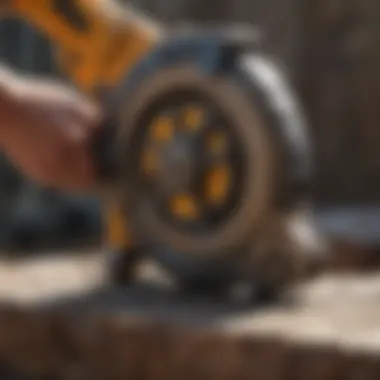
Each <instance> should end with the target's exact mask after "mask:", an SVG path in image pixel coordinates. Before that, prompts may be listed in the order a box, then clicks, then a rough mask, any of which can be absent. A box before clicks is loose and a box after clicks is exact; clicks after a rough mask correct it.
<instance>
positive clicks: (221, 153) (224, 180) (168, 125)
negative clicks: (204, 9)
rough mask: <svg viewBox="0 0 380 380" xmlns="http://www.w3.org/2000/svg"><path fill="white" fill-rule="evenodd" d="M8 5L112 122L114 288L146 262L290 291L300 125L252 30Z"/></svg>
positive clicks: (107, 133)
mask: <svg viewBox="0 0 380 380" xmlns="http://www.w3.org/2000/svg"><path fill="white" fill-rule="evenodd" d="M3 3H4V4H5V5H6V6H7V7H8V9H9V10H11V11H13V12H14V14H15V15H17V16H19V17H22V18H23V19H25V20H26V21H28V22H30V23H31V24H32V25H34V26H36V27H38V28H39V29H40V30H42V31H43V32H45V34H46V35H47V36H48V37H50V38H51V40H52V41H53V43H55V44H56V45H57V53H58V54H57V55H58V58H59V62H60V63H61V67H62V68H63V70H64V71H65V72H66V73H67V74H68V76H69V77H70V78H71V79H72V81H73V82H74V83H75V84H76V85H77V86H78V88H80V89H81V90H83V91H84V92H85V93H87V94H88V95H90V96H92V97H94V98H95V99H96V100H97V101H99V102H100V103H101V104H102V105H103V106H104V107H105V108H106V110H107V113H108V115H109V118H108V120H107V122H106V123H105V125H104V127H103V128H102V130H101V133H100V136H97V139H96V142H95V143H94V158H95V159H96V160H97V162H98V164H99V165H98V166H99V181H100V183H101V184H102V186H101V187H102V188H104V189H106V191H105V194H106V196H105V199H104V201H105V204H106V212H105V219H106V224H107V225H108V228H107V232H106V240H107V243H108V245H109V248H110V249H111V250H112V251H114V252H117V260H116V261H115V262H114V264H113V270H112V275H113V279H114V280H115V281H116V282H118V283H120V282H123V283H125V282H127V281H129V279H130V277H131V273H132V271H133V268H134V266H135V264H136V262H137V261H139V259H140V258H141V257H142V256H143V255H146V254H148V255H150V256H151V257H153V258H154V259H155V260H157V261H159V262H160V263H161V264H163V265H164V266H165V267H166V268H167V269H169V271H170V272H171V273H172V274H173V275H175V277H176V278H177V279H178V280H179V281H180V282H181V283H183V284H192V286H193V285H195V286H199V285H201V287H202V288H205V287H206V286H207V287H209V286H214V285H215V284H217V286H220V285H223V286H225V285H226V284H230V283H231V282H234V281H236V280H239V279H245V280H248V281H254V282H255V283H256V284H258V286H259V287H260V286H261V287H262V288H263V289H268V288H270V289H276V291H277V290H278V289H279V288H281V287H282V285H283V284H284V283H286V284H287V283H288V280H289V278H291V279H293V278H294V276H295V273H298V271H299V269H300V268H303V267H304V261H303V259H301V256H302V255H299V251H297V248H295V246H294V245H293V244H292V243H289V239H288V230H287V227H284V226H285V224H286V223H284V218H285V219H286V218H287V217H288V215H290V214H292V213H293V211H295V210H297V209H298V208H299V206H300V204H301V203H302V202H304V201H305V199H307V196H308V186H309V184H310V179H311V174H312V165H311V164H312V160H311V158H312V155H311V146H310V143H309V140H308V126H307V123H306V121H305V118H304V115H303V113H302V110H301V108H300V105H299V103H298V101H297V99H296V96H295V95H294V93H293V91H292V89H291V86H290V85H289V84H288V83H287V80H286V78H285V74H284V71H283V70H282V68H281V67H280V65H279V64H277V63H276V62H275V61H274V60H273V58H271V57H270V56H267V55H266V54H264V52H263V51H262V49H261V47H260V43H259V42H258V37H257V33H256V31H255V30H252V29H251V28H242V27H239V26H238V27H236V26H235V27H230V26H227V25H225V26H221V27H207V28H204V27H193V28H181V29H178V30H173V29H171V30H167V29H166V28H164V26H162V25H159V24H157V23H155V22H153V21H152V20H150V19H147V18H145V17H143V16H142V15H140V14H138V13H137V12H136V11H132V10H131V9H130V8H127V7H124V6H120V5H119V4H118V3H116V2H113V1H109V0H107V1H101V0H38V1H34V2H31V1H30V0H7V1H5V2H3ZM279 236H281V237H280V238H279ZM295 252H296V253H295ZM281 260H282V261H281ZM278 268H281V271H280V272H281V275H280V276H279V275H278V273H279V271H278ZM276 270H277V272H276ZM269 273H271V274H269ZM275 273H277V274H275ZM284 274H285V275H284ZM276 276H277V277H276Z"/></svg>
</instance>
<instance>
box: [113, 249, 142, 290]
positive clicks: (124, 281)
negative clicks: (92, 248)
mask: <svg viewBox="0 0 380 380" xmlns="http://www.w3.org/2000/svg"><path fill="white" fill-rule="evenodd" d="M141 257H142V251H141V249H140V248H132V249H128V250H122V251H117V252H114V253H112V254H111V258H110V262H109V269H108V270H109V272H108V281H109V283H110V284H111V285H112V286H117V287H119V286H127V285H130V284H131V283H132V281H133V279H134V274H135V268H136V266H137V264H138V263H139V262H140V259H141Z"/></svg>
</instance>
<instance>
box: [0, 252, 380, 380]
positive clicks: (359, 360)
mask: <svg viewBox="0 0 380 380" xmlns="http://www.w3.org/2000/svg"><path fill="white" fill-rule="evenodd" d="M100 264H101V260H100V259H99V257H98V256H93V255H87V256H86V257H83V256H82V255H81V256H80V257H79V256H78V257H75V256H73V255H71V256H70V257H66V258H63V257H61V258H59V257H58V256H57V257H56V258H51V257H50V258H48V259H44V258H40V259H36V261H33V262H29V263H18V264H17V263H13V264H11V263H9V262H8V263H7V262H2V263H0V268H2V269H1V276H0V277H1V278H2V279H5V281H3V280H2V281H1V282H0V298H1V299H3V300H7V301H8V302H10V301H11V303H12V305H13V306H7V305H6V304H4V305H3V306H2V307H1V308H0V337H1V339H0V363H2V364H4V365H5V366H7V367H8V368H9V367H10V368H17V370H18V371H19V372H25V373H29V374H33V375H38V377H37V378H44V379H45V378H49V379H50V378H51V379H78V380H79V379H101V380H103V379H104V380H118V379H125V378H130V379H137V378H139V379H147V380H148V379H152V380H158V379H165V380H167V379H173V380H174V379H178V378H182V379H194V378H197V379H218V380H219V379H223V380H224V379H225V380H227V379H247V380H248V379H251V378H260V379H263V380H275V379H278V380H280V379H281V380H282V379H284V380H287V379H289V380H290V379H291V380H295V379H300V380H303V379H315V380H318V379H321V380H330V379H331V380H333V379H339V380H341V379H358V380H361V379H363V380H364V379H366V380H369V379H376V378H377V376H378V375H377V374H378V372H377V371H378V370H379V361H378V355H379V354H380V338H379V337H380V324H379V320H380V305H379V301H378V300H379V294H380V277H379V275H378V274H376V273H375V274H373V275H372V276H369V275H368V274H367V275H365V276H359V275H357V274H346V275H340V276H337V275H334V276H325V277H324V278H319V279H316V280H314V281H313V282H310V283H309V284H306V285H305V286H303V287H301V288H299V289H296V290H295V295H296V296H297V297H296V298H295V300H296V302H294V303H292V304H289V305H285V304H284V305H278V306H275V307H271V308H258V307H256V308H245V307H243V306H242V305H238V304H233V303H229V304H228V303H226V302H224V301H222V300H221V299H216V298H210V297H208V298H207V297H205V298H203V299H197V300H195V299H192V298H190V297H186V298H184V297H182V296H181V297H179V295H178V294H176V293H175V292H173V291H171V289H170V288H166V287H164V286H162V287H160V286H158V287H151V286H150V285H149V284H150V281H153V280H155V279H156V278H157V274H159V272H157V271H154V270H153V269H152V268H150V267H149V266H148V265H146V266H144V267H143V268H142V274H143V279H144V281H143V282H142V283H140V285H136V286H134V287H132V288H130V289H124V290H115V289H114V290H111V289H107V287H105V285H104V283H102V281H103V279H104V266H102V265H100ZM52 274H54V275H52ZM6 276H8V277H6ZM37 278H38V281H36V279H37ZM99 285H101V286H102V288H99ZM47 289H49V291H47ZM4 368H5V367H4ZM42 376H44V377H42ZM47 376H49V377H47ZM2 378H5V377H2Z"/></svg>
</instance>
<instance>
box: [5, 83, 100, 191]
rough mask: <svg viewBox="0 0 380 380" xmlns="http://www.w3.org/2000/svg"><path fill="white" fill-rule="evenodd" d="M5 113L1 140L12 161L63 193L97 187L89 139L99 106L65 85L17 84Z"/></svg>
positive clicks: (98, 118) (32, 177) (38, 180)
mask: <svg viewBox="0 0 380 380" xmlns="http://www.w3.org/2000/svg"><path fill="white" fill-rule="evenodd" d="M13 94H14V95H15V96H13V97H11V99H10V100H9V104H8V107H7V111H6V118H5V120H4V123H3V121H2V120H0V123H1V124H5V125H4V127H2V129H3V131H2V132H3V133H2V134H3V136H2V137H1V142H2V146H3V150H4V153H5V154H6V156H7V157H8V158H9V159H10V160H11V162H12V163H13V164H14V165H15V166H16V167H18V168H19V169H20V170H21V171H22V172H24V173H25V174H26V175H27V176H29V177H30V178H31V179H33V180H35V181H37V182H39V183H40V184H42V185H45V186H49V187H54V188H58V189H61V190H66V191H86V190H90V189H92V188H93V187H95V186H96V176H95V167H94V162H93V156H92V152H91V141H92V137H93V135H94V132H95V131H96V129H97V128H98V125H99V122H100V113H99V110H98V109H97V108H96V107H95V106H94V105H93V104H91V103H90V102H89V101H88V100H87V99H85V98H84V97H83V96H81V95H80V94H78V93H77V92H75V91H73V90H71V89H69V88H68V87H66V86H64V85H61V84H57V83H53V82H47V81H39V80H26V81H20V83H18V85H17V88H16V91H13Z"/></svg>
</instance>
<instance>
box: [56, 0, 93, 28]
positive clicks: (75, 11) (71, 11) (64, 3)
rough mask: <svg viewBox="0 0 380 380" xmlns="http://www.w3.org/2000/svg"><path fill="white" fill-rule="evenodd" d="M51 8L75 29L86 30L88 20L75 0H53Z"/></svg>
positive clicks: (88, 24) (88, 23) (88, 26)
mask: <svg viewBox="0 0 380 380" xmlns="http://www.w3.org/2000/svg"><path fill="white" fill-rule="evenodd" d="M53 10H54V11H55V12H57V13H58V14H60V15H61V16H62V17H63V18H64V19H65V21H66V22H67V23H68V24H69V25H70V26H71V27H72V28H73V29H75V30H76V31H78V32H86V31H87V30H88V29H89V28H90V22H89V20H88V18H87V17H86V15H85V14H84V12H83V11H82V9H80V8H79V7H78V3H77V2H76V1H75V0H53Z"/></svg>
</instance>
